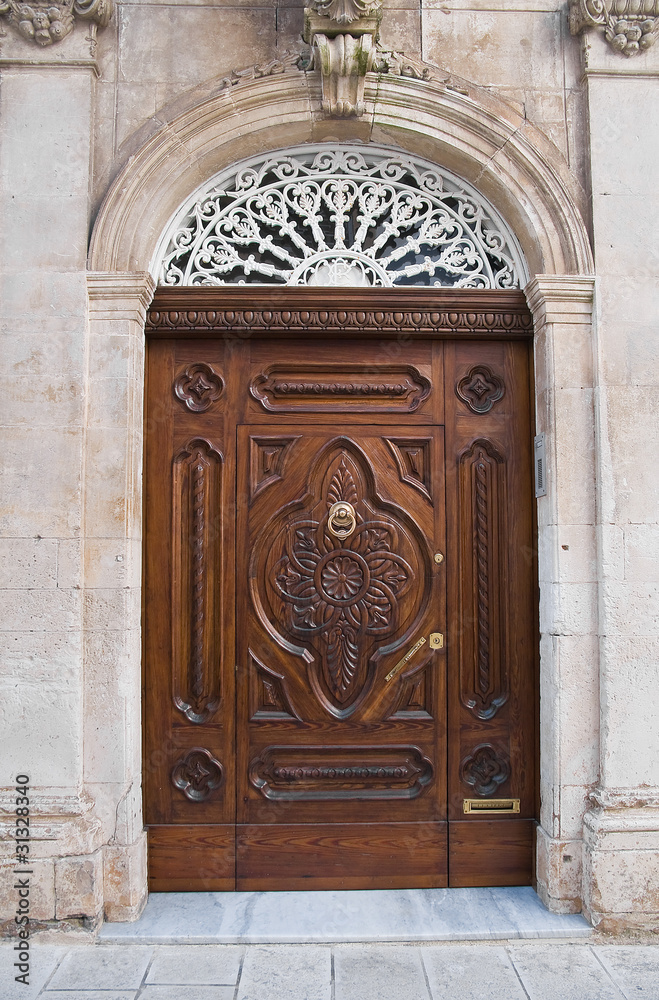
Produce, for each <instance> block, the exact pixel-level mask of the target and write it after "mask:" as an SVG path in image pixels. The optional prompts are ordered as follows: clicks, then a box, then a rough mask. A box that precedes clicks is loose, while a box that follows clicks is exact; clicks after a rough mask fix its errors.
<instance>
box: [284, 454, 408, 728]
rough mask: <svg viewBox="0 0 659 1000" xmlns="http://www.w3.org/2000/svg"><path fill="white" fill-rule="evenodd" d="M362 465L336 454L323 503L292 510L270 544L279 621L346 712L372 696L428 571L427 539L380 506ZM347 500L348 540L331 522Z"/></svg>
mask: <svg viewBox="0 0 659 1000" xmlns="http://www.w3.org/2000/svg"><path fill="white" fill-rule="evenodd" d="M360 464H361V463H358V462H357V461H356V460H355V459H353V457H352V456H351V455H349V454H347V453H345V452H343V453H340V454H339V455H338V456H337V455H336V453H335V455H334V456H333V459H332V460H331V461H330V463H329V469H328V471H327V472H326V473H325V475H324V477H323V480H324V483H323V487H324V488H322V489H321V494H322V497H321V502H320V503H318V501H316V502H314V501H312V504H313V507H312V510H311V511H309V510H308V509H307V511H304V512H302V514H301V516H298V517H293V518H286V519H285V520H284V523H281V524H280V525H279V527H278V531H277V532H276V534H275V536H274V538H273V540H272V542H270V543H268V544H269V545H270V547H271V555H270V557H269V558H268V565H267V569H266V580H267V584H266V586H267V588H268V589H269V591H270V593H271V595H272V598H273V599H272V600H270V601H269V602H268V603H269V605H270V608H271V609H272V610H273V611H274V612H275V617H276V619H277V621H276V622H273V624H275V625H276V627H277V631H278V632H280V631H281V632H283V633H284V634H286V633H288V635H290V636H292V637H295V638H297V639H301V640H303V641H304V642H305V644H306V643H308V644H310V645H311V646H312V649H313V652H314V653H315V656H314V658H313V664H311V665H310V676H311V682H312V687H313V688H314V691H315V693H316V695H317V696H318V698H319V700H320V701H321V703H322V704H323V705H324V707H325V708H327V709H328V710H329V711H330V712H331V713H332V714H333V715H335V716H337V717H339V718H341V717H345V716H347V715H349V714H350V713H351V712H352V711H354V709H355V708H356V707H357V705H358V704H359V702H360V700H361V696H362V695H363V694H365V688H366V687H367V684H368V682H369V680H370V679H371V677H372V673H373V671H372V663H371V662H370V661H371V659H372V656H373V653H374V652H375V650H376V647H378V648H379V647H382V646H384V645H385V644H386V643H387V640H390V639H392V638H393V637H394V636H395V635H396V633H397V632H400V628H401V625H404V624H406V623H407V622H409V621H410V619H411V617H412V615H413V614H414V613H415V612H418V609H419V605H420V603H421V601H422V592H420V593H419V594H418V595H417V593H416V591H417V587H416V585H415V584H416V583H417V582H418V580H419V575H421V577H422V576H423V572H421V574H420V572H419V571H420V569H421V566H422V564H423V555H422V551H421V546H420V545H419V542H418V541H417V540H416V539H413V538H412V534H411V532H410V531H408V530H407V528H406V527H405V526H404V525H403V524H402V522H398V523H397V522H396V520H395V519H394V518H393V517H392V516H391V514H390V513H389V512H388V511H385V510H384V509H380V510H378V509H377V507H376V504H375V503H374V502H373V499H371V497H369V496H368V489H367V482H368V477H367V476H366V475H364V470H362V469H360V467H359V466H360ZM341 501H343V502H348V503H349V504H351V505H352V506H353V507H354V510H355V516H356V526H355V529H354V531H353V533H352V534H351V535H350V536H349V537H348V538H346V539H343V540H342V539H339V538H337V537H335V536H334V535H333V534H332V533H331V532H330V530H329V527H328V513H329V511H330V508H331V507H332V505H334V504H336V503H339V502H341ZM310 515H311V516H310ZM314 515H315V516H314ZM277 520H281V519H280V518H277ZM271 537H272V536H271ZM388 648H389V649H391V648H392V647H388ZM306 655H307V656H308V655H309V654H308V653H307V654H306Z"/></svg>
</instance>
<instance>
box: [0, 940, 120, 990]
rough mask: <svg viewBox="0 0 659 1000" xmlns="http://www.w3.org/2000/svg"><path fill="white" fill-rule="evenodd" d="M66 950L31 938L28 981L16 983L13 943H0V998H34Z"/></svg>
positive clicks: (63, 947)
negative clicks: (27, 983)
mask: <svg viewBox="0 0 659 1000" xmlns="http://www.w3.org/2000/svg"><path fill="white" fill-rule="evenodd" d="M68 950H69V949H68V948H67V947H66V945H48V944H43V945H42V944H39V943H38V942H36V941H35V940H34V938H33V939H32V940H31V941H30V982H29V985H28V986H26V985H25V984H24V983H17V982H16V981H15V979H14V977H15V976H16V975H18V974H19V973H18V970H17V969H15V968H14V962H15V961H16V957H15V952H14V949H13V944H9V943H8V944H4V943H3V944H2V945H0V997H1V998H2V1000H34V998H35V997H37V996H38V995H39V993H40V991H41V989H42V987H43V986H44V985H45V984H46V983H47V981H48V980H49V979H50V977H51V976H52V974H53V972H54V971H55V969H56V968H57V964H58V962H61V960H62V959H63V958H64V956H65V954H66V952H67V951H68ZM122 1000H123V998H122Z"/></svg>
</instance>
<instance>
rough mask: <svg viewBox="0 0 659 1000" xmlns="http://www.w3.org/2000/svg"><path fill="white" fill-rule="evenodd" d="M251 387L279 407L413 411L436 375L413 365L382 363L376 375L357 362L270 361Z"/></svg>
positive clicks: (262, 401)
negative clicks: (300, 362) (316, 363)
mask: <svg viewBox="0 0 659 1000" xmlns="http://www.w3.org/2000/svg"><path fill="white" fill-rule="evenodd" d="M250 392H251V394H252V396H253V397H254V399H256V400H258V401H259V403H260V404H261V405H262V406H263V408H264V409H265V410H269V411H271V412H273V413H300V412H316V413H336V412H337V410H338V411H342V412H344V413H355V412H361V411H363V410H368V411H369V412H374V413H383V412H386V413H389V412H398V413H413V412H414V411H415V410H417V409H418V408H419V406H420V405H421V403H422V402H423V401H424V400H425V399H427V397H428V396H429V394H430V381H429V380H428V379H427V378H426V377H425V375H422V374H421V373H420V372H419V371H418V370H417V369H416V368H415V367H414V366H413V365H387V364H385V365H378V373H377V375H376V376H373V375H372V374H369V372H368V371H364V372H361V371H359V370H357V371H356V370H355V367H354V365H330V364H327V365H311V364H306V365H285V366H284V365H270V366H269V367H268V368H267V369H266V370H265V371H263V372H261V373H260V374H258V375H256V376H255V377H254V378H253V379H252V384H251V386H250Z"/></svg>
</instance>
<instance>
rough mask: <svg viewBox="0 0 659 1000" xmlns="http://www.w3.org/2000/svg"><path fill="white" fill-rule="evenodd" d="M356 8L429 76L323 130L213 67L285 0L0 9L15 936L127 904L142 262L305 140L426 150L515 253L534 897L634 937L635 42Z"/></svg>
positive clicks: (638, 668)
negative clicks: (193, 198) (27, 787)
mask: <svg viewBox="0 0 659 1000" xmlns="http://www.w3.org/2000/svg"><path fill="white" fill-rule="evenodd" d="M384 7H385V11H384V18H383V22H382V33H381V34H382V45H383V46H384V47H386V48H391V49H395V50H404V51H405V52H406V53H407V55H409V56H411V57H414V58H415V59H416V60H421V61H425V62H426V63H427V64H428V66H429V67H430V69H429V75H430V78H431V79H430V81H429V82H427V83H426V82H424V81H423V80H415V79H406V78H404V77H396V78H394V77H382V78H381V79H379V78H378V77H377V76H375V75H371V76H370V77H369V78H368V79H367V87H366V113H365V115H364V116H363V118H362V119H360V120H346V121H334V120H327V119H326V118H324V116H323V114H322V112H321V110H320V84H319V76H318V74H317V73H313V72H311V73H303V72H301V71H297V70H295V71H288V70H287V71H286V72H283V73H281V74H280V73H279V70H277V71H276V72H275V73H274V74H273V75H268V72H269V71H268V70H267V69H266V70H264V73H265V75H260V74H256V77H255V76H254V74H251V75H250V74H248V75H247V76H246V77H245V78H243V80H244V82H241V83H239V84H237V85H236V86H234V82H235V80H236V76H235V75H232V70H241V69H243V68H245V67H250V66H252V65H254V64H261V65H262V66H265V67H267V66H268V64H271V63H272V61H273V60H275V59H281V58H282V57H283V53H285V52H286V51H290V50H298V49H299V50H300V51H302V50H303V49H304V45H303V43H302V41H301V39H300V34H301V31H302V21H303V10H302V8H303V4H302V3H301V2H300V3H296V2H295V0H290V2H287V3H274V2H271V3H267V2H265V0H264V2H262V3H258V2H257V3H254V2H251V0H249V2H248V0H231V2H224V0H218V2H215V3H205V4H204V3H195V2H192V3H191V2H188V0H186V2H171V0H170V2H168V3H166V4H165V3H162V4H159V3H143V2H140V0H137V2H133V3H122V4H119V5H118V6H117V7H116V9H115V12H114V15H113V17H112V19H111V20H110V23H109V24H108V25H107V27H100V28H98V29H97V27H96V25H95V24H94V23H93V22H92V23H90V22H87V23H85V22H82V21H80V20H78V22H77V23H76V26H75V28H74V30H73V32H72V33H71V34H69V35H68V37H66V38H65V39H64V40H63V41H60V42H56V43H54V44H53V45H51V46H44V47H40V46H38V45H37V44H36V43H35V42H33V41H28V40H27V39H25V38H22V37H20V35H19V34H18V33H17V31H16V29H15V27H14V26H12V25H10V24H8V23H7V20H6V19H2V20H0V25H1V26H2V30H3V31H4V34H3V35H2V36H1V37H0V72H1V74H2V82H1V89H0V115H1V118H2V129H3V133H2V145H1V147H0V178H1V185H2V187H1V190H0V217H2V219H3V227H2V236H1V237H0V238H1V239H2V241H3V253H2V257H1V260H2V276H1V282H2V284H1V286H0V313H1V315H0V323H1V326H0V335H1V336H2V341H1V344H2V346H1V349H0V364H2V366H3V374H4V377H5V387H6V390H5V392H4V393H3V396H2V411H3V413H2V431H1V433H2V436H3V442H2V454H3V489H2V500H1V506H0V555H1V558H0V575H1V578H2V588H4V589H3V595H2V613H1V618H2V621H1V623H0V624H1V628H2V632H1V635H0V639H1V642H2V674H1V676H0V706H1V707H0V715H1V718H2V722H3V728H2V731H3V734H5V733H6V734H7V738H3V767H2V772H1V776H0V786H2V785H5V786H7V790H6V791H5V792H3V793H2V806H3V810H4V812H5V819H4V821H3V828H2V830H3V832H2V836H3V844H2V846H3V852H4V855H5V861H4V862H3V865H4V871H9V870H10V869H11V867H12V865H11V858H10V857H9V854H10V850H11V839H10V836H9V833H10V830H11V822H12V809H13V795H12V792H11V788H10V785H11V781H12V778H13V777H14V776H15V774H16V773H19V772H21V771H22V772H26V773H28V774H30V776H31V779H32V782H33V798H34V803H33V809H34V813H33V815H34V819H35V826H34V841H33V856H34V859H35V864H34V871H35V875H34V882H33V884H34V894H33V911H32V915H33V917H34V918H35V920H37V921H39V922H41V923H42V924H43V925H54V924H55V922H58V923H59V924H60V925H62V926H74V927H87V928H94V927H95V926H97V925H98V922H99V921H100V919H101V918H102V915H103V913H105V915H106V917H107V918H108V919H124V918H131V917H135V916H136V915H137V914H138V913H139V910H140V907H141V906H142V905H143V902H144V899H145V893H146V882H145V843H144V836H143V833H142V822H141V792H140V776H141V771H142V761H141V742H140V656H141V653H140V632H139V630H140V573H141V556H140V550H141V492H140V491H141V430H142V385H143V370H142V365H143V333H142V330H143V320H144V312H145V309H146V306H147V304H148V301H149V299H150V296H151V294H152V291H153V282H152V279H151V278H150V276H149V274H148V273H147V271H148V268H149V264H150V259H151V254H152V253H153V250H154V248H155V246H156V243H157V239H158V236H159V234H160V232H161V231H162V229H163V228H164V226H165V224H166V222H167V219H168V218H169V216H170V215H171V213H172V212H173V211H174V210H175V208H176V207H177V205H178V204H179V203H180V202H181V201H182V200H183V198H184V197H185V195H186V194H187V193H189V192H190V191H191V190H193V189H194V188H195V187H196V186H197V184H199V183H201V182H202V181H203V180H204V179H206V178H207V177H208V176H210V174H211V173H212V172H213V170H215V169H219V167H220V166H222V165H225V164H226V163H227V162H232V160H235V159H239V158H240V157H241V156H244V155H248V154H249V153H251V152H256V151H259V150H260V149H261V148H277V146H285V145H286V144H288V143H291V144H292V143H296V142H304V141H309V140H314V141H321V140H323V139H330V138H332V137H333V136H340V137H341V138H348V139H350V138H351V139H354V140H356V141H369V140H370V139H373V140H374V141H377V142H380V143H384V144H389V145H392V146H396V145H400V146H403V147H404V148H409V149H411V150H415V151H417V152H418V154H419V155H423V156H428V157H430V158H433V157H435V158H436V159H437V160H438V161H439V162H442V163H444V165H446V166H448V167H449V168H450V169H452V170H454V172H456V173H462V174H463V175H464V176H466V177H468V179H469V180H470V181H471V182H472V183H474V184H475V185H476V186H477V187H479V188H480V189H481V190H482V191H483V193H484V195H485V196H486V197H488V198H490V199H491V200H492V202H493V203H494V204H495V205H496V206H497V207H498V208H499V211H500V212H501V213H502V214H503V215H504V216H505V217H506V218H507V220H508V221H509V223H510V225H511V226H512V227H513V228H514V229H516V231H517V232H518V235H519V238H520V241H521V242H522V244H523V246H524V249H525V252H526V255H527V259H528V260H529V263H530V265H531V267H532V270H533V272H534V274H535V275H536V277H535V278H534V279H533V280H532V282H531V284H530V285H529V287H528V289H527V295H528V298H529V303H530V305H531V307H532V309H533V312H534V316H535V320H536V331H537V345H536V389H537V420H538V429H539V430H544V431H545V432H546V433H547V438H548V455H549V466H548V468H549V477H550V478H549V494H548V496H547V497H546V498H543V499H542V500H540V501H539V504H538V521H539V564H540V589H541V609H540V624H541V632H542V641H541V662H542V666H541V671H542V681H541V714H542V739H541V785H542V811H541V826H540V829H539V846H538V887H539V891H540V892H541V894H542V895H543V898H545V900H546V901H547V902H548V904H549V905H550V906H552V908H555V909H562V910H579V909H581V907H582V906H584V907H585V910H586V912H587V914H588V915H589V917H590V918H591V919H592V920H593V921H594V922H595V923H598V924H600V925H601V926H602V927H604V928H610V929H614V930H616V929H621V928H624V927H635V926H640V927H648V926H650V927H656V926H657V924H658V922H659V875H658V872H659V727H657V725H656V714H657V702H658V696H657V679H658V678H657V673H658V671H657V660H658V655H657V654H658V646H659V638H658V637H659V599H658V596H659V595H658V591H659V571H658V570H657V566H658V565H659V560H658V558H657V557H658V556H659V527H658V526H657V513H656V512H657V509H658V508H657V501H658V499H659V497H658V495H657V494H658V492H659V472H658V471H657V470H658V468H659V467H658V466H657V463H656V462H655V461H654V449H653V444H654V443H655V442H656V438H657V434H658V430H657V420H656V413H657V409H658V405H657V404H658V402H659V400H658V398H657V397H658V389H657V373H658V370H659V366H658V364H657V360H658V359H657V353H658V350H659V347H658V345H659V336H658V326H659V316H658V314H659V309H658V307H657V302H656V287H657V279H658V278H659V253H658V251H657V246H658V244H657V239H656V235H655V234H656V232H657V230H658V228H659V196H658V194H657V185H656V166H655V163H656V156H657V152H658V148H657V143H658V142H659V140H658V138H657V137H658V135H659V129H658V124H659V123H658V121H657V116H658V110H657V109H658V108H659V100H658V96H659V94H658V88H659V45H656V46H655V47H654V48H650V49H648V50H647V51H645V52H641V53H640V54H638V55H634V56H631V57H625V56H624V55H622V54H620V53H619V52H617V51H614V50H613V49H612V48H611V47H610V46H609V44H608V43H607V42H606V41H605V39H604V36H603V34H602V32H601V29H599V28H591V29H589V30H587V32H586V34H585V35H584V37H583V39H579V38H574V37H572V36H571V35H570V34H569V30H568V21H567V10H566V6H565V4H563V3H560V2H558V0H536V2H533V3H531V2H525V0H445V2H440V0H424V2H423V3H421V4H419V2H415V0H385V4H384ZM433 66H434V67H435V68H434V69H433V68H432V67H433ZM113 185H114V186H113ZM92 232H93V234H94V235H93V242H92V250H91V256H90V257H89V258H88V242H89V237H90V233H92ZM588 233H590V238H591V241H592V249H593V253H594V265H593V259H592V257H591V255H590V249H589V247H588ZM593 295H594V303H595V305H594V307H593ZM8 387H11V388H10V389H9V391H7V388H8ZM4 871H3V872H2V874H0V885H1V889H0V899H1V910H0V918H1V919H3V920H7V921H11V920H12V919H13V912H14V908H15V902H14V899H13V895H12V890H11V884H12V880H11V879H9V878H6V877H5V874H4Z"/></svg>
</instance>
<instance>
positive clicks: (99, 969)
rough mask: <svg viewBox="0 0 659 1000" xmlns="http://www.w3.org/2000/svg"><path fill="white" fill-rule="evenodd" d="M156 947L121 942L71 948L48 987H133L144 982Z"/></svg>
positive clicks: (58, 988)
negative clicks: (126, 946) (125, 945)
mask: <svg viewBox="0 0 659 1000" xmlns="http://www.w3.org/2000/svg"><path fill="white" fill-rule="evenodd" d="M152 955H153V948H150V947H144V946H139V945H137V946H134V947H131V948H124V947H122V946H121V945H110V946H107V945H102V946H101V947H98V946H97V947H93V946H88V947H86V948H83V947H79V948H71V950H70V951H69V952H68V954H67V955H66V956H65V958H64V960H63V961H62V964H61V965H60V967H59V969H58V970H57V972H56V973H55V975H54V976H53V978H52V980H51V981H50V983H49V984H48V989H49V990H93V989H96V990H130V989H137V988H138V986H140V985H141V983H142V980H143V978H144V973H145V972H146V969H147V966H148V964H149V961H150V959H151V956H152Z"/></svg>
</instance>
